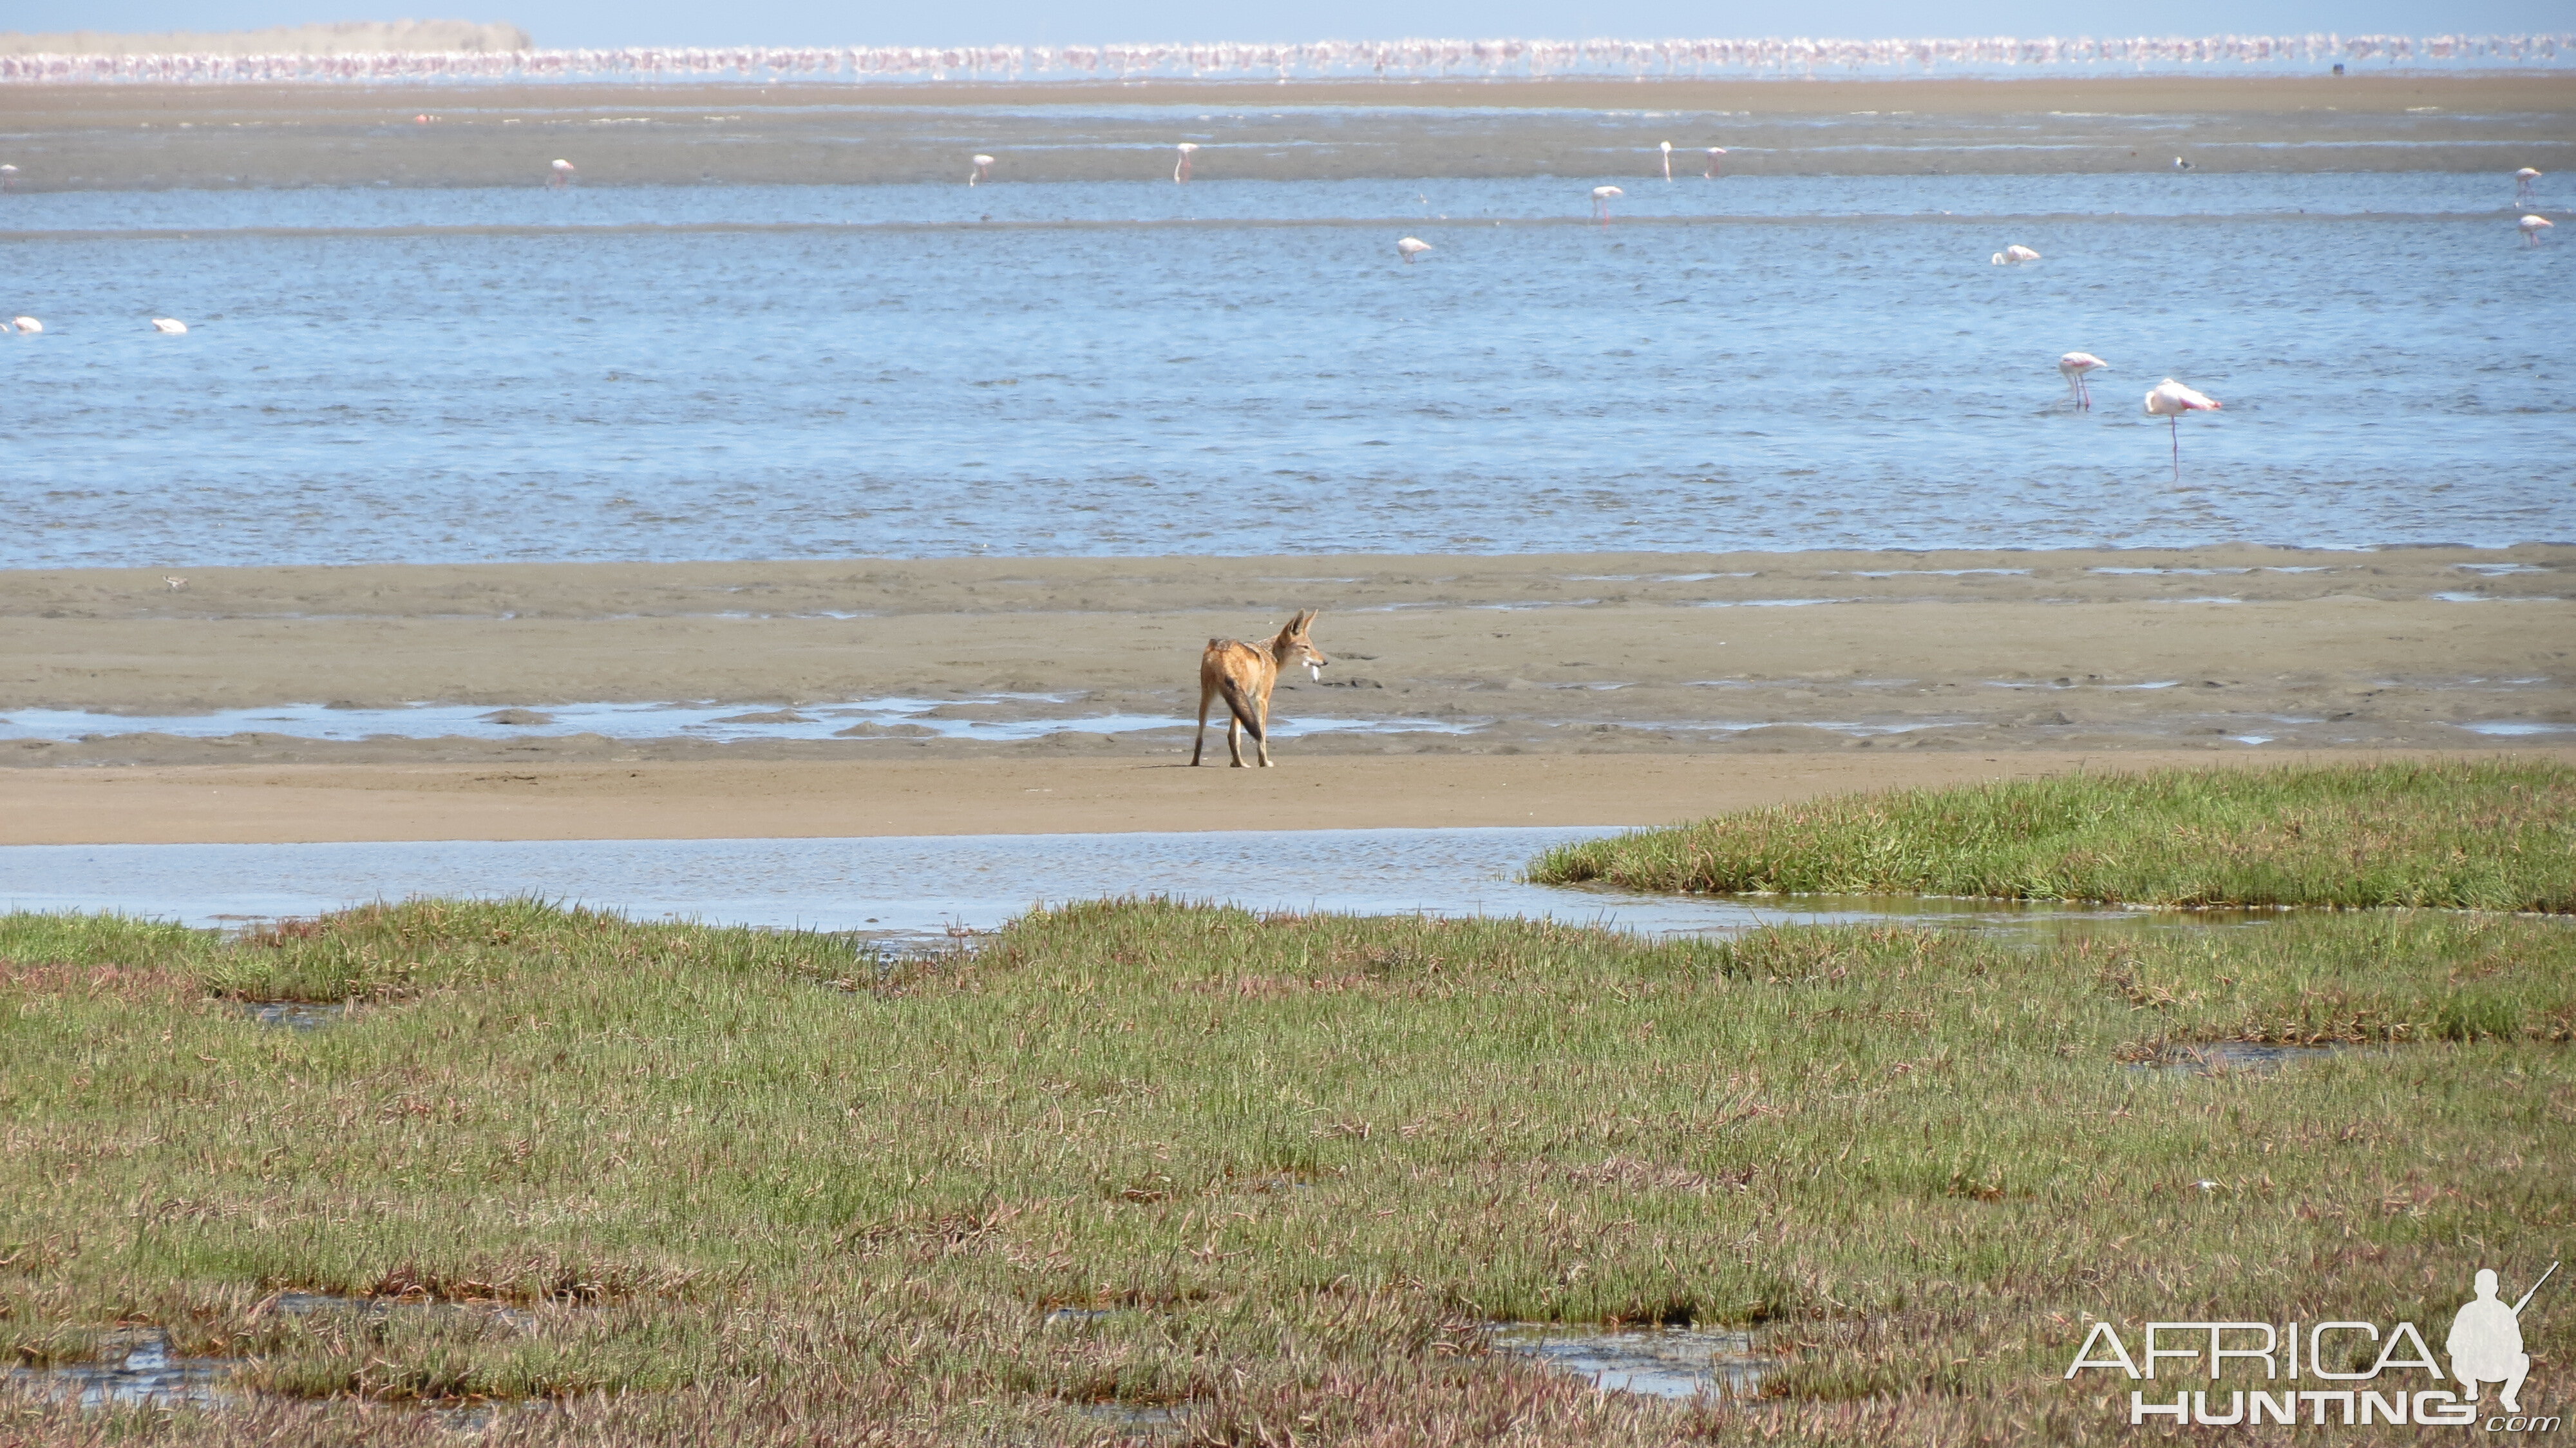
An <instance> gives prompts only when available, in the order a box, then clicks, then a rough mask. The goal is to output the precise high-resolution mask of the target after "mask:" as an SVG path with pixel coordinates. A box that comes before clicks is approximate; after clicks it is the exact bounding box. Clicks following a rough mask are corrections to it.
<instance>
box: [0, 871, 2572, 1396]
mask: <svg viewBox="0 0 2576 1448" xmlns="http://www.w3.org/2000/svg"><path fill="white" fill-rule="evenodd" d="M277 996H288V997H301V998H308V999H345V1000H352V1001H355V1002H356V1003H357V1004H355V1005H354V1006H353V1007H352V1008H351V1010H350V1011H349V1013H348V1014H347V1015H346V1016H345V1018H344V1019H343V1020H342V1021H341V1022H340V1023H338V1024H336V1025H332V1026H329V1027H326V1028H324V1029H320V1030H316V1031H311V1032H290V1031H285V1030H280V1029H276V1028H270V1027H262V1026H259V1025H257V1024H255V1023H253V1022H251V1021H249V1020H247V1019H246V1018H245V1017H244V1015H243V1013H242V1011H241V1010H240V1007H239V1005H238V999H240V998H270V997H277ZM2571 1036H2576V932H2571V931H2569V930H2568V929H2566V928H2565V927H2564V925H2563V924H2562V923H2561V922H2555V921H2543V920H2533V919H2528V918H2499V917H2480V916H2470V915H2459V914H2440V913H2431V912H2382V913H2377V914H2370V915H2354V914H2344V915H2313V916H2284V917H2280V918H2277V919H2273V920H2270V921H2267V922H2266V923H2263V924H2260V925H2254V926H2242V927H2225V928H2212V929H2182V928H2174V927H2170V926H2164V927H2151V926H2140V927H2135V928H2130V929H2126V930H2122V931H2119V932H2117V933H2115V934H2108V935H2100V936H2080V935H2079V936H2068V937H2066V938H2063V939H2057V940H2047V941H2038V942H2034V941H2032V940H2029V939H2011V938H1994V937H1988V936H1980V935H1974V934H1962V933H1948V932H1933V931H1923V930H1915V929H1900V928H1885V929H1828V930H1786V931H1776V932H1765V933H1760V934H1756V935H1752V936H1749V937H1746V938H1744V939H1742V940H1739V941H1736V942H1733V943H1705V942H1688V943H1671V944H1652V943H1645V942H1641V941H1638V940H1636V939H1632V938H1628V937H1622V936H1618V935H1613V934H1606V933H1601V932H1596V931H1590V930H1579V929H1573V928H1567V927H1561V926H1555V925H1548V924H1531V923H1524V922H1490V921H1466V922H1443V921H1427V920H1408V919H1370V920H1359V919H1348V918H1339V917H1326V916H1316V917H1302V918H1299V917H1276V918H1263V917H1255V916H1252V915H1247V914H1244V913H1242V912H1239V911H1232V910H1221V909H1207V908H1183V907H1178V906H1171V905H1162V904H1150V903H1124V904H1099V905H1087V906H1080V907H1074V908H1068V909H1063V910H1054V911H1045V912H1040V913H1037V914H1034V915H1032V916H1030V917H1028V918H1026V919H1024V920H1022V921H1020V922H1019V923H1017V924H1014V925H1013V926H1011V927H1009V928H1008V929H1006V930H1004V931H1001V932H999V933H998V934H996V935H994V936H992V937H989V938H988V939H987V940H986V941H985V942H983V944H982V947H981V948H980V949H979V950H977V951H976V952H975V953H973V954H971V955H963V954H961V955H955V956H949V957H943V958H940V959H935V960H929V961H921V962H911V963H896V962H889V961H884V960H880V959H877V958H875V957H873V956H871V955H869V954H867V953H866V952H864V951H862V950H860V949H859V948H857V947H856V946H855V945H854V944H853V943H852V942H850V941H848V940H845V939H839V938H835V937H831V936H824V935H795V934H771V933H761V932H753V931H741V930H719V929H707V928H696V927H686V926H667V925H640V924H633V923H628V922H624V921H621V920H617V919H614V918H609V917H603V916H599V915H594V914H585V913H580V912H567V911H558V910H554V909H549V908H546V907H543V906H539V905H533V904H493V905H461V904H431V903H425V904H414V905H408V906H402V907H395V908H385V909H375V910H367V911H360V912H353V913H350V914H346V915H341V916H336V917H332V918H330V919H327V920H325V921H324V922H321V923H320V924H319V925H318V926H314V927H309V928H306V929H302V930H298V931H295V932H292V933H289V934H286V935H281V936H268V937H261V938H256V939H251V940H244V941H233V942H227V941H223V940H219V939H217V938H215V937H212V936H209V935H204V934H199V933H195V932H189V931H183V930H176V929H169V928H163V927H155V926H143V925H136V924H132V923H128V922H120V921H115V920H97V919H65V918H59V917H38V916H15V917H0V1060H5V1062H6V1063H7V1068H6V1070H5V1071H0V1142H5V1150H0V1347H5V1348H6V1349H8V1350H9V1351H10V1352H12V1353H14V1355H15V1356H16V1357H17V1358H18V1359H19V1360H20V1361H23V1362H30V1363H43V1362H50V1361H66V1360H77V1359H80V1358H82V1357H84V1356H89V1355H93V1354H96V1353H98V1352H100V1351H102V1350H103V1349H104V1347H105V1345H106V1344H107V1343H108V1342H110V1341H112V1338H111V1336H110V1335H111V1334H112V1333H113V1332H114V1331H115V1330H117V1329H119V1328H131V1327H134V1326H138V1325H153V1326H158V1327H161V1328H163V1329H166V1330H167V1331H168V1332H169V1333H170V1334H171V1336H172V1338H173V1340H174V1341H175V1342H176V1343H177V1344H178V1346H179V1347H180V1348H181V1349H182V1350H185V1351H189V1352H195V1353H207V1354H221V1355H231V1356H241V1357H246V1358H249V1359H250V1360H251V1362H250V1365H249V1366H248V1367H247V1368H246V1369H245V1370H244V1371H243V1373H242V1374H241V1377H240V1383H241V1385H242V1386H244V1387H246V1388H248V1389H250V1390H252V1392H253V1397H252V1399H251V1401H250V1403H249V1405H248V1406H246V1407H244V1408H241V1409H238V1410H234V1411H228V1412H224V1413H218V1414H212V1415H199V1414H192V1413H181V1414H176V1415H163V1414H140V1415H126V1416H117V1415H103V1414H82V1413H80V1412H78V1411H76V1410H74V1409H71V1408H67V1407H61V1406H45V1405H42V1404H38V1403H34V1402H31V1401H28V1400H24V1399H12V1398H10V1397H9V1396H8V1395H6V1394H5V1393H0V1442H11V1441H16V1440H17V1439H21V1438H23V1439H26V1440H29V1441H42V1442H48V1443H52V1442H86V1441H101V1440H107V1439H115V1438H120V1437H127V1436H139V1437H143V1438H148V1439H151V1440H153V1441H188V1442H223V1443H231V1442H241V1443H244V1444H248V1443H252V1442H259V1443H272V1444H290V1445H292V1444H322V1443H339V1442H346V1441H349V1440H350V1438H351V1437H353V1436H356V1435H359V1434H362V1433H363V1434H364V1435H365V1436H367V1437H368V1438H369V1439H370V1440H371V1441H403V1440H405V1439H406V1438H408V1437H417V1438H419V1439H420V1440H421V1441H424V1442H431V1441H442V1440H441V1439H440V1436H439V1435H440V1432H441V1431H442V1430H438V1429H436V1428H435V1427H433V1426H432V1425H430V1424H429V1423H428V1422H427V1421H426V1420H425V1419H423V1418H421V1417H419V1416H418V1415H417V1414H415V1413H411V1412H410V1410H409V1409H407V1408H406V1406H405V1405H407V1404H413V1403H417V1402H422V1401H431V1402H436V1401H457V1400H464V1399H471V1398H475V1397H488V1398H493V1399H499V1400H505V1401H515V1400H522V1399H533V1400H540V1401H553V1402H558V1403H562V1404H564V1405H566V1411H563V1412H555V1413H543V1414H529V1415H525V1416H520V1417H513V1418H509V1419H506V1420H505V1421H504V1424H503V1426H502V1427H501V1428H499V1429H497V1430H496V1432H495V1434H494V1441H510V1442H516V1441H522V1440H524V1441H530V1442H536V1441H562V1442H576V1441H577V1442H582V1443H608V1442H641V1441H655V1442H665V1441H667V1442H702V1441H703V1442H717V1441H722V1442H727V1443H748V1444H780V1445H784V1444H789V1443H798V1444H805V1443H813V1442H827V1441H828V1442H834V1443H842V1442H849V1443H864V1442H954V1443H984V1442H1044V1443H1057V1442H1084V1441H1103V1440H1108V1439H1111V1438H1115V1437H1118V1436H1120V1435H1122V1434H1125V1433H1128V1432H1130V1431H1133V1424H1132V1421H1131V1420H1128V1419H1122V1418H1118V1417H1115V1416H1102V1410H1101V1409H1100V1407H1099V1406H1098V1405H1102V1404H1108V1405H1116V1406H1120V1407H1123V1408H1125V1409H1130V1410H1132V1409H1142V1408H1149V1407H1153V1406H1156V1405H1168V1406H1170V1407H1173V1408H1175V1409H1176V1410H1178V1411H1179V1412H1180V1413H1181V1414H1182V1415H1183V1417H1184V1420H1185V1421H1186V1423H1187V1424H1188V1432H1189V1433H1190V1434H1192V1435H1193V1436H1194V1437H1195V1438H1196V1439H1197V1441H1202V1442H1210V1443H1246V1444H1249V1443H1282V1444H1284V1443H1292V1442H1293V1443H1360V1442H1366V1443H1388V1444H1392V1443H1407V1444H1414V1443H1421V1444H1448V1443H1470V1442H1474V1443H1485V1442H1496V1443H1500V1442H1511V1443H1531V1444H1535V1443H1548V1444H1596V1443H1597V1444H1653V1443H1668V1442H1675V1441H1713V1442H1734V1441H1753V1440H1757V1439H1759V1440H1764V1441H1771V1440H1785V1441H1798V1442H1828V1441H1850V1440H1853V1439H1866V1440H1901V1441H1908V1442H1958V1441H1968V1440H1971V1439H1978V1438H1986V1437H1995V1436H2002V1437H2015V1438H2022V1439H2026V1440H2041V1439H2045V1440H2049V1441H2058V1442H2101V1443H2107V1442H2111V1441H2114V1440H2121V1441H2125V1440H2126V1437H2127V1436H2128V1434H2129V1430H2128V1429H2127V1428H2126V1427H2125V1426H2121V1424H2123V1423H2124V1422H2125V1412H2124V1411H2118V1412H2115V1410H2114V1406H2113V1401H2114V1398H2115V1397H2116V1398H2117V1401H2118V1403H2119V1404H2121V1405H2125V1402H2126V1397H2125V1391H2121V1392H2118V1393H2116V1394H2115V1393H2114V1391H2113V1388H2112V1386H2111V1385H2110V1384H2108V1383H2106V1382H2097V1383H2094V1384H2091V1385H2088V1386H2084V1387H2081V1388H2079V1387H2075V1386H2070V1385H2068V1384H2066V1383H2064V1382H2062V1381H2061V1380H2060V1378H2059V1374H2060V1373H2061V1372H2062V1371H2063V1368H2064V1365H2065V1363H2066V1361H2067V1360H2068V1359H2070V1358H2071V1357H2072V1355H2073V1352H2074V1349H2075V1345H2076V1342H2077V1340H2078V1338H2079V1337H2080V1334H2081V1322H2082V1315H2083V1314H2086V1313H2091V1314H2096V1315H2112V1316H2117V1317H2121V1318H2123V1319H2125V1320H2127V1321H2128V1322H2131V1323H2136V1322H2141V1321H2145V1320H2148V1319H2150V1318H2152V1319H2155V1320H2164V1321H2172V1320H2186V1319H2193V1318H2219V1319H2238V1318H2244V1317H2249V1316H2251V1317H2267V1318H2270V1319H2271V1320H2274V1321H2284V1320H2289V1319H2294V1318H2295V1319H2299V1320H2304V1321H2317V1320H2322V1319H2325V1318H2332V1317H2350V1318H2365V1319H2371V1320H2376V1321H2382V1322H2385V1321H2390V1320H2393V1319H2395V1318H2398V1317H2411V1318H2412V1319H2413V1320H2415V1321H2417V1322H2419V1323H2426V1324H2433V1323H2440V1322H2447V1321H2448V1313H2449V1311H2450V1309H2451V1308H2452V1307H2454V1306H2456V1303H2457V1301H2458V1300H2459V1294H2460V1288H2461V1285H2462V1284H2463V1283H2464V1282H2465V1281H2466V1278H2467V1274H2468V1272H2469V1271H2470V1270H2471V1269H2473V1268H2474V1267H2475V1266H2476V1265H2479V1264H2482V1263H2496V1264H2504V1265H2506V1266H2508V1267H2512V1268H2519V1267H2521V1266H2523V1265H2525V1264H2533V1263H2545V1262H2547V1261H2548V1260H2549V1259H2550V1258H2551V1257H2552V1256H2553V1255H2560V1254H2561V1252H2562V1249H2563V1246H2564V1244H2565V1242H2566V1240H2567V1238H2568V1236H2569V1232H2570V1228H2571V1227H2576V1202H2572V1201H2571V1198H2570V1195H2569V1194H2568V1192H2567V1191H2566V1183H2567V1181H2568V1180H2570V1177H2571V1172H2572V1171H2576V1157H2572V1156H2571V1152H2570V1149H2569V1148H2570V1145H2571V1137H2576V1067H2572V1066H2571V1061H2570V1058H2569V1054H2568V1045H2567V1043H2568V1041H2569V1040H2570V1038H2571ZM2221 1039H2255V1040H2265V1041H2297V1042H2319V1041H2338V1042H2352V1043H2367V1045H2366V1048H2364V1049H2359V1050H2353V1051H2349V1052H2342V1053H2336V1054H2332V1055H2327V1056H2323V1057H2320V1058H2318V1059H2315V1060H2313V1061H2307V1062H2302V1063H2300V1064H2297V1065H2293V1066H2291V1067H2288V1068H2286V1069H2284V1070H2282V1071H2280V1072H2279V1073H2277V1074H2267V1075H2250V1074H2222V1075H2218V1076H2197V1075H2193V1074H2190V1073H2187V1072H2182V1071H2168V1070H2148V1069H2141V1068H2139V1067H2137V1066H2135V1065H2132V1064H2128V1063H2134V1062H2140V1061H2147V1060H2153V1059H2157V1058H2160V1057H2163V1056H2167V1055H2169V1054H2170V1053H2171V1052H2172V1051H2173V1049H2174V1048H2175V1047H2176V1046H2178V1045H2180V1044H2183V1043H2188V1042H2195V1041H2210V1040H2221ZM2201 1182H2209V1183H2212V1184H2213V1185H2211V1186H2209V1187H2205V1188H2204V1187H2201V1186H2199V1185H2198V1183H2201ZM287 1289H292V1290H299V1291H316V1292H327V1293H340V1294H348V1295H352V1296H360V1297H370V1298H376V1299H400V1300H402V1301H405V1302H409V1303H416V1304H421V1305H418V1306H404V1307H395V1308H391V1309H389V1310H386V1311H381V1312H369V1311H363V1310H357V1309H351V1310H345V1311H325V1312H318V1313H312V1314H306V1315H300V1316H299V1315H293V1314H289V1313H285V1312H281V1311H278V1310H275V1309H274V1308H273V1307H266V1308H264V1307H263V1303H265V1302H267V1301H268V1300H269V1299H270V1298H271V1296H272V1294H274V1293H276V1292H278V1291H280V1290H287ZM496 1304H509V1305H515V1306H516V1308H518V1309H520V1310H522V1311H524V1312H525V1313H526V1314H527V1315H528V1316H527V1319H526V1323H527V1325H526V1326H521V1325H518V1324H517V1323H515V1322H513V1321H511V1320H508V1319H504V1318H502V1317H500V1316H499V1315H498V1314H497V1313H496V1311H495V1310H494V1308H495V1305H496ZM1061 1305H1080V1306H1085V1307H1093V1308H1099V1309H1105V1310H1106V1313H1107V1315H1105V1316H1100V1317H1097V1318H1090V1319H1086V1320H1083V1321H1080V1322H1074V1323H1066V1322H1064V1321H1062V1320H1059V1321H1057V1322H1056V1323H1054V1324H1052V1325H1050V1323H1049V1321H1048V1318H1047V1313H1048V1310H1049V1309H1050V1308H1053V1307H1057V1306H1061ZM1510 1319H1538V1320H1551V1321H1562V1322H1612V1321H1625V1322H1639V1321H1678V1320H1689V1321H1694V1322H1699V1323H1703V1324H1710V1325H1719V1324H1725V1325H1736V1326H1747V1327H1751V1328H1752V1329H1754V1330H1755V1331H1756V1333H1757V1334H1758V1340H1759V1342H1760V1344H1761V1346H1762V1348H1763V1350H1764V1351H1766V1352H1769V1353H1771V1354H1774V1355H1776V1356H1778V1357H1779V1358H1780V1359H1781V1361H1782V1364H1783V1366H1782V1368H1781V1370H1780V1372H1779V1373H1778V1374H1777V1375H1776V1376H1774V1377H1773V1378H1772V1379H1771V1380H1770V1382H1769V1384H1768V1394H1769V1395H1768V1396H1766V1397H1764V1398H1763V1399H1761V1400H1759V1401H1755V1402H1749V1403H1738V1404H1732V1405H1719V1406H1708V1405H1702V1406H1696V1407H1692V1406H1671V1405H1666V1404H1661V1403H1656V1402H1651V1401H1643V1402H1641V1401H1632V1400H1628V1399H1624V1398H1620V1397H1602V1396H1598V1395H1595V1394H1593V1393H1591V1392H1590V1391H1588V1389H1586V1388H1584V1387H1583V1386H1582V1385H1580V1384H1578V1383H1575V1382H1572V1381H1569V1380H1567V1379H1564V1378H1561V1377H1558V1376H1555V1375H1553V1374H1551V1373H1550V1372H1548V1371H1546V1370H1543V1369H1540V1368H1537V1367H1534V1366H1531V1365H1529V1364H1528V1363H1526V1362H1523V1361H1521V1360H1519V1359H1514V1358H1509V1357H1505V1356H1501V1355H1497V1354H1494V1353H1491V1352H1488V1351H1486V1343H1485V1339H1484V1335H1483V1325H1484V1324H1487V1323H1490V1322H1494V1321H1499V1320H1510ZM2525 1330H2526V1333H2527V1334H2529V1338H2530V1343H2531V1347H2532V1350H2533V1351H2535V1352H2537V1353H2539V1354H2541V1355H2542V1360H2543V1362H2544V1363H2548V1364H2561V1365H2563V1364H2565V1363H2567V1362H2569V1361H2571V1360H2576V1351H2571V1349H2576V1313H2567V1312H2553V1313H2548V1314H2538V1313H2535V1314H2534V1315H2533V1317H2532V1319H2530V1320H2528V1321H2527V1324H2526V1328H2525ZM2437 1340H2438V1339H2437ZM2550 1371H2551V1372H2553V1373H2558V1372H2562V1371H2563V1369H2562V1368H2560V1367H2556V1366H2553V1367H2552V1368H2551V1369H2550ZM2535 1381H2537V1379H2536V1380H2535ZM2551 1381H2553V1382H2554V1381H2556V1378H2552V1379H2551ZM2119 1387H2120V1388H2121V1389H2123V1390H2124V1389H2125V1387H2126V1384H2120V1385H2119ZM2551 1391H2555V1389H2552V1390H2551ZM2383 1431H2384V1432H2385V1434H2386V1436H2385V1438H2384V1441H2397V1440H2399V1439H2401V1438H2404V1436H2405V1435H2406V1434H2409V1433H2412V1432H2414V1431H2415V1430H2412V1429H2404V1430H2393V1431H2389V1430H2383ZM2348 1436H2350V1437H2351V1438H2353V1439H2354V1440H2355V1441H2370V1440H2371V1436H2372V1435H2371V1433H2370V1432H2368V1431H2364V1430H2354V1431H2352V1432H2351V1433H2350V1434H2349V1435H2348ZM448 1441H452V1440H448ZM2406 1441H2412V1440H2411V1439H2406Z"/></svg>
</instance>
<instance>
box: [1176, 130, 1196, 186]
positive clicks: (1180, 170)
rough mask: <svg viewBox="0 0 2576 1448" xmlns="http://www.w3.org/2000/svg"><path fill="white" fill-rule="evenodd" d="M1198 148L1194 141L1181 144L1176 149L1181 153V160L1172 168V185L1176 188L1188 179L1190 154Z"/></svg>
mask: <svg viewBox="0 0 2576 1448" xmlns="http://www.w3.org/2000/svg"><path fill="white" fill-rule="evenodd" d="M1198 148H1199V143H1198V142H1196V141H1183V142H1181V144H1180V146H1179V148H1178V149H1179V151H1180V153H1181V160H1180V164H1178V165H1176V166H1174V167H1173V168H1172V184H1174V185H1176V186H1177V185H1179V184H1180V183H1181V182H1184V181H1187V180H1188V179H1190V153H1191V152H1192V151H1195V150H1197V149H1198Z"/></svg>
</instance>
